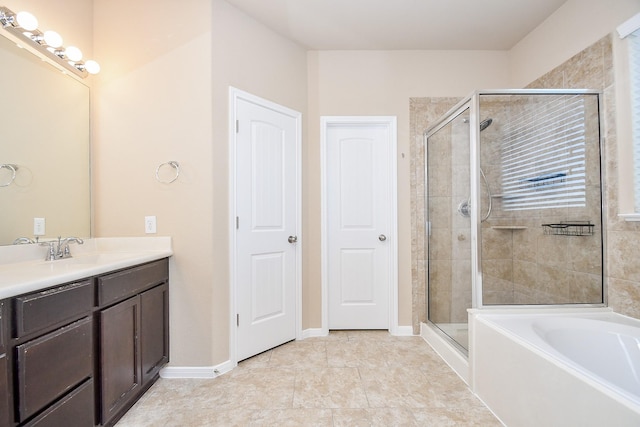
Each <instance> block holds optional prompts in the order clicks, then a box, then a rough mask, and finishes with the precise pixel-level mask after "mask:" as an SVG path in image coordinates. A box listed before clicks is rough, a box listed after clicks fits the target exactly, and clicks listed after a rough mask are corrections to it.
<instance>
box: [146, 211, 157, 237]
mask: <svg viewBox="0 0 640 427" xmlns="http://www.w3.org/2000/svg"><path fill="white" fill-rule="evenodd" d="M144 232H145V233H147V234H154V233H155V232H156V216H155V215H151V216H145V217H144Z"/></svg>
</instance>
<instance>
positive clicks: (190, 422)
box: [116, 331, 501, 427]
mask: <svg viewBox="0 0 640 427" xmlns="http://www.w3.org/2000/svg"><path fill="white" fill-rule="evenodd" d="M500 425H501V424H500V422H498V421H497V420H496V418H494V417H493V415H492V414H491V413H490V412H489V410H488V409H487V408H486V407H485V406H483V404H482V403H481V402H480V401H479V400H477V399H476V398H475V397H474V395H473V394H472V393H471V392H470V391H469V389H468V388H467V386H466V385H465V384H464V382H463V381H462V380H461V379H460V378H458V377H457V376H456V374H455V373H453V371H451V369H450V368H449V367H448V366H447V365H446V364H445V363H444V362H443V361H442V360H441V359H440V358H439V356H438V355H437V354H436V353H435V352H434V351H433V350H432V349H431V347H430V346H429V345H428V344H427V343H426V342H424V340H423V339H422V338H420V337H394V336H391V335H389V334H388V333H387V332H386V331H338V332H331V334H330V335H329V336H328V337H323V338H310V339H306V340H303V341H295V342H291V343H288V344H285V345H282V346H280V347H277V348H275V349H273V350H270V351H267V352H265V353H262V354H260V355H257V356H255V357H253V358H251V359H247V360H245V361H243V362H241V363H240V364H239V365H238V367H237V368H236V369H234V370H233V371H231V372H229V373H227V374H225V375H222V376H220V377H218V378H216V379H207V380H204V379H203V380H196V379H184V380H183V379H160V380H158V382H157V383H156V384H154V386H153V387H152V388H151V389H150V390H149V391H148V392H147V393H146V394H145V395H144V396H143V397H142V398H141V399H140V401H139V402H138V403H137V404H136V405H135V406H134V407H133V408H131V410H130V411H129V412H128V413H127V414H126V415H125V416H124V417H123V418H122V419H121V420H120V421H119V422H118V423H117V425H116V427H130V426H135V427H140V426H153V427H155V426H172V427H173V426H180V427H183V426H189V427H191V426H193V427H196V426H349V427H353V426H482V427H489V426H500Z"/></svg>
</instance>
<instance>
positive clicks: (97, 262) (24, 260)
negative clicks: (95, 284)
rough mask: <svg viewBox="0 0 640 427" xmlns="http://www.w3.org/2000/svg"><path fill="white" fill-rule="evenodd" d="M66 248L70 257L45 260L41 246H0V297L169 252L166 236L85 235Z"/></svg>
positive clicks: (30, 290)
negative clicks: (79, 242) (94, 237)
mask: <svg viewBox="0 0 640 427" xmlns="http://www.w3.org/2000/svg"><path fill="white" fill-rule="evenodd" d="M70 249H71V254H72V258H68V259H61V260H55V261H45V260H44V259H45V255H46V253H47V248H46V247H45V246H39V245H36V244H29V245H16V246H0V299H3V298H9V297H11V296H14V295H18V294H22V293H27V292H32V291H36V290H39V289H43V288H46V287H50V286H55V285H58V284H60V283H65V282H71V281H74V280H78V279H83V278H85V277H90V276H95V275H98V274H102V273H106V272H109V271H113V270H118V269H121V268H126V267H130V266H133V265H137V264H142V263H145V262H149V261H155V260H158V259H162V258H167V257H169V256H171V255H172V254H173V251H172V249H171V238H170V237H135V238H96V239H85V240H84V243H83V244H82V245H77V244H73V245H72V247H71V248H70Z"/></svg>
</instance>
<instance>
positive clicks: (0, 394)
mask: <svg viewBox="0 0 640 427" xmlns="http://www.w3.org/2000/svg"><path fill="white" fill-rule="evenodd" d="M8 369H9V366H8V363H7V355H6V354H0V427H8V426H10V425H11V412H10V410H9V408H10V404H9V376H8V374H9V372H8Z"/></svg>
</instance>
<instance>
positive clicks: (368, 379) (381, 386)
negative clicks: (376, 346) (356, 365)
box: [359, 367, 431, 408]
mask: <svg viewBox="0 0 640 427" xmlns="http://www.w3.org/2000/svg"><path fill="white" fill-rule="evenodd" d="M359 370H360V375H361V376H362V381H363V383H364V389H365V392H366V394H367V399H368V400H369V405H370V406H371V407H372V408H398V407H401V408H423V407H425V406H427V405H428V404H429V401H430V398H431V392H430V390H429V387H428V380H427V377H426V375H425V374H424V373H423V372H420V371H417V370H416V369H415V368H410V367H391V368H388V369H386V370H379V369H370V368H360V369H359Z"/></svg>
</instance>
